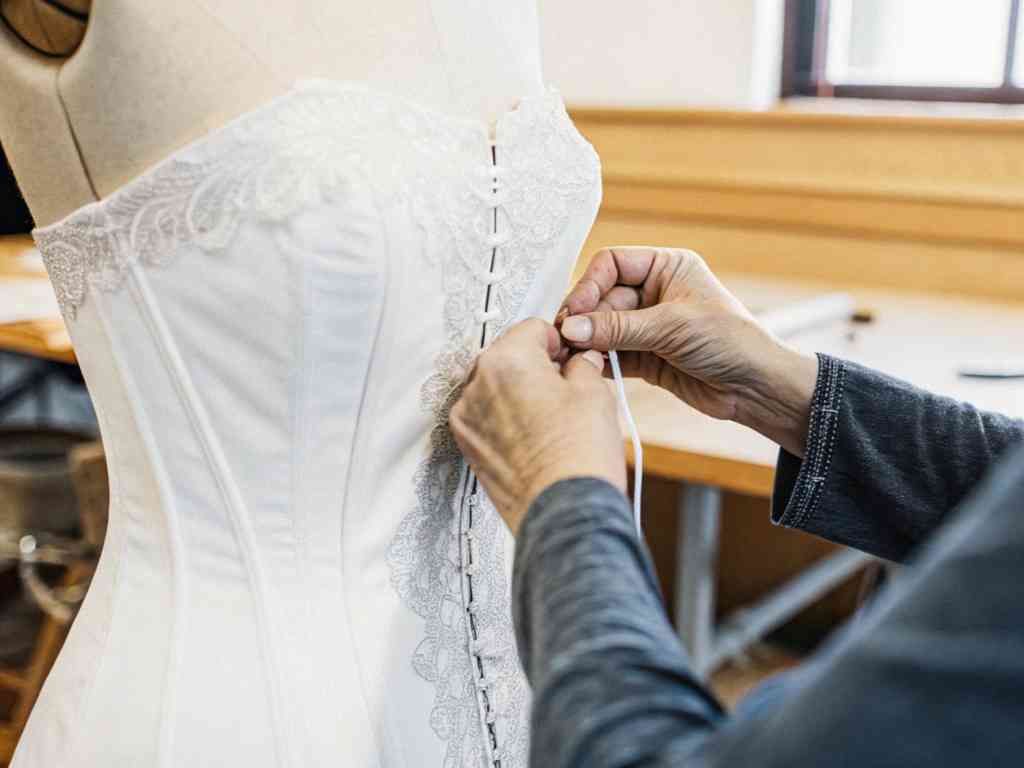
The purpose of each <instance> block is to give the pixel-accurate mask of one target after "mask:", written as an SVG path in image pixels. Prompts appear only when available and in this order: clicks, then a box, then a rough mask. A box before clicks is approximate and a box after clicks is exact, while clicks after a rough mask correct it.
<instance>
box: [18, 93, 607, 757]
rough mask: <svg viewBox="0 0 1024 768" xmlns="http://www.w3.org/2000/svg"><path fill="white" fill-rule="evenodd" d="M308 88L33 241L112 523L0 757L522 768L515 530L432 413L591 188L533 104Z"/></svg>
mask: <svg viewBox="0 0 1024 768" xmlns="http://www.w3.org/2000/svg"><path fill="white" fill-rule="evenodd" d="M495 131H496V132H495V140H494V141H493V142H491V141H490V139H489V132H488V129H487V126H485V125H484V124H483V123H480V122H477V121H474V120H469V119H463V118H459V117H454V116H452V115H446V114H442V113H439V112H436V111H432V110H429V109H425V108H422V107H419V106H417V105H415V104H412V103H410V102H408V101H407V100H403V99H399V98H396V97H393V96H389V95H387V94H384V93H381V92H378V91H373V90H369V89H367V88H365V87H362V86H359V85H353V84H347V83H339V82H330V81H303V82H301V83H299V84H297V85H296V86H295V88H293V89H292V90H291V91H289V92H288V93H286V94H285V95H283V96H281V97H279V98H277V99H275V100H274V101H272V102H270V103H268V104H266V105H264V106H263V107H260V108H259V109H256V110H254V111H252V112H249V113H247V114H246V115H243V116H242V117H240V118H238V119H236V120H234V121H233V122H231V123H230V124H228V125H227V126H225V127H224V128H222V129H220V130H218V131H216V132H214V133H212V134H210V135H209V136H207V137H205V138H203V139H201V140H200V141H198V142H196V143H194V144H191V145H189V146H187V147H185V148H184V149H182V150H180V151H178V152H176V153H175V154H174V155H173V156H172V157H170V158H169V159H168V160H166V161H164V162H162V163H160V164H159V165H157V166H156V167H154V168H153V169H151V170H149V171H147V172H146V173H145V174H143V175H142V176H141V177H139V178H138V179H136V180H134V181H132V182H130V183H129V184H127V185H126V186H125V187H123V188H122V189H120V190H119V191H118V192H116V193H115V194H113V195H112V196H110V197H109V198H107V199H105V200H102V201H100V202H97V203H94V204H91V205H88V206H86V207H85V208H82V209H81V210H79V211H77V212H75V213H73V214H72V215H70V216H69V217H67V218H66V219H64V220H63V221H61V222H58V223H57V224H54V225H52V226H49V227H45V228H42V229H38V230H36V232H35V233H34V234H35V237H36V241H37V243H38V245H39V247H40V249H41V250H42V253H43V256H44V259H45V261H46V265H47V268H48V270H49V273H50V276H51V278H52V280H53V283H54V286H55V288H56V290H57V294H58V297H59V299H60V303H61V307H62V310H63V312H64V315H65V319H66V320H67V323H68V326H69V330H70V332H71V335H72V338H73V340H74V344H75V350H76V352H77V354H78V356H79V360H80V363H81V366H82V369H83V372H84V373H85V377H86V380H87V381H88V384H89V390H90V392H91V394H92V397H93V399H94V401H95V404H96V410H97V414H98V416H99V420H100V426H101V429H102V432H103V439H104V444H105V445H106V448H107V452H108V462H109V467H110V474H111V497H112V500H111V510H110V527H109V531H108V535H107V541H106V544H105V548H104V552H103V557H102V560H101V563H100V566H99V569H98V571H97V574H96V577H95V579H94V582H93V586H92V589H91V590H90V592H89V595H88V597H87V599H86V603H85V605H84V607H83V608H82V611H81V612H80V614H79V616H78V619H77V620H76V622H75V624H74V626H73V627H72V630H71V633H70V636H69V638H68V642H67V644H66V646H65V648H64V651H63V653H62V654H61V656H60V658H59V659H58V661H57V664H56V666H55V667H54V670H53V672H52V673H51V675H50V677H49V679H48V680H47V683H46V686H45V688H44V690H43V693H42V695H41V697H40V699H39V702H38V704H37V705H36V708H35V710H34V712H33V714H32V717H31V719H30V722H29V725H28V727H27V729H26V732H25V735H24V737H23V738H22V741H21V744H20V745H19V747H18V751H17V754H16V757H15V761H14V763H13V765H14V767H15V768H65V767H67V768H78V767H79V766H88V767H89V768H115V767H117V768H120V767H121V766H147V767H148V766H161V767H164V768H167V767H170V766H174V767H175V768H177V767H178V766H181V767H182V768H184V767H186V766H187V767H188V768H204V767H206V766H210V767H211V768H212V767H213V766H216V767H217V768H222V767H223V766H245V767H246V768H270V767H273V768H278V767H283V766H287V767H288V768H300V767H301V768H313V767H314V766H357V767H359V766H400V767H402V768H406V767H408V768H421V767H427V768H429V767H430V766H446V767H449V766H450V767H452V768H454V767H458V766H473V767H474V768H477V767H478V766H500V767H501V768H513V767H514V766H525V764H526V747H527V740H528V732H527V727H528V725H527V723H528V715H529V712H528V709H529V703H528V692H527V686H526V682H525V680H524V678H523V676H522V673H521V671H520V668H519V662H518V658H517V656H516V651H515V645H514V637H513V631H512V626H511V620H510V608H509V569H510V565H511V554H512V548H513V541H512V539H511V537H510V536H509V535H508V533H507V531H506V529H505V527H504V525H503V524H502V523H501V520H500V518H499V517H498V515H497V514H496V513H495V511H494V509H493V507H492V506H491V504H490V501H489V500H488V499H487V498H486V496H485V495H484V494H483V493H482V491H480V490H479V489H478V488H477V485H476V481H475V479H474V478H473V476H472V473H470V472H469V471H468V470H467V468H466V466H465V464H464V462H463V461H462V458H461V456H460V455H459V453H458V451H457V449H456V447H455V445H454V443H453V441H452V439H451V437H450V435H449V433H448V430H447V412H448V409H449V407H450V405H451V403H452V402H453V400H454V398H455V396H456V393H457V391H458V389H459V386H460V384H461V382H462V381H463V379H464V376H465V374H466V373H467V371H468V368H469V366H470V365H471V363H472V361H473V359H474V357H475V355H476V354H477V353H478V352H479V350H480V349H481V348H482V347H483V346H486V345H487V344H489V343H490V342H491V341H492V340H493V339H494V338H495V337H496V336H497V335H499V334H500V333H501V332H502V331H503V330H504V329H505V328H507V327H508V326H509V325H510V324H512V323H514V322H516V321H518V320H521V319H523V318H526V317H529V316H531V315H537V316H540V317H545V318H547V319H551V318H552V316H553V314H554V312H555V310H556V309H557V306H558V304H559V302H560V300H561V297H562V295H563V293H564V291H565V289H566V287H567V282H568V278H569V273H570V270H571V268H572V265H573V263H574V261H575V259H576V257H577V255H578V253H579V249H580V248H581V246H582V244H583V242H584V239H585V237H586V235H587V233H588V231H589V229H590V226H591V224H592V222H593V218H594V215H595V213H596V210H597V207H598V204H599V199H600V168H599V163H598V159H597V156H596V154H595V153H594V151H593V149H592V148H591V147H590V145H589V144H588V143H587V142H586V141H585V140H584V139H583V138H582V137H581V136H580V135H579V134H578V133H577V131H576V130H575V128H574V127H573V125H572V123H571V121H570V119H569V117H568V116H567V114H566V112H565V108H564V106H563V104H562V101H561V99H560V97H559V96H558V94H557V93H556V92H554V91H550V92H548V93H546V94H543V95H539V96H534V97H528V98H526V99H524V100H523V101H522V103H521V104H520V106H519V107H518V108H516V109H515V110H513V111H511V112H508V113H506V114H505V115H504V116H503V117H502V118H501V119H500V120H499V121H498V124H497V126H496V129H495Z"/></svg>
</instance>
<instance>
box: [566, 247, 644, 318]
mask: <svg viewBox="0 0 1024 768" xmlns="http://www.w3.org/2000/svg"><path fill="white" fill-rule="evenodd" d="M657 253H658V249H657V248H651V247H648V246H619V247H615V248H604V249H602V250H600V251H598V252H597V253H596V254H595V255H594V257H593V258H592V259H591V260H590V264H589V265H588V266H587V269H586V270H585V271H584V273H583V276H582V277H581V278H580V279H579V282H577V283H576V286H575V287H574V288H573V289H572V291H570V292H569V295H568V296H567V297H566V298H565V301H564V302H562V305H563V307H565V308H566V309H567V310H568V314H570V315H578V314H580V313H582V312H593V311H594V310H596V309H597V305H598V302H600V301H601V299H602V298H604V297H605V295H606V294H607V293H608V292H609V291H611V290H612V288H614V287H615V286H616V285H620V284H621V285H632V286H640V285H643V283H644V281H645V280H646V279H647V275H648V274H649V273H650V271H651V265H652V264H653V263H654V258H655V256H656V255H657Z"/></svg>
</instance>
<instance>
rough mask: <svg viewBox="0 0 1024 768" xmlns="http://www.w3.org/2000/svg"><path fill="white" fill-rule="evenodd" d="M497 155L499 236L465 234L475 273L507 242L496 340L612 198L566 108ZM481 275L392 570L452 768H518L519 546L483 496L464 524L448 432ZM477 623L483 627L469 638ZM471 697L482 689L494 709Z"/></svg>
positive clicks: (522, 712)
mask: <svg viewBox="0 0 1024 768" xmlns="http://www.w3.org/2000/svg"><path fill="white" fill-rule="evenodd" d="M495 150H496V158H497V163H496V164H497V167H498V168H499V170H500V175H497V176H496V179H497V180H499V181H500V183H499V184H497V185H496V189H497V192H496V194H497V200H496V205H492V206H489V208H495V207H496V208H497V210H498V212H499V215H498V217H497V222H498V223H497V226H496V227H495V230H496V231H492V230H491V229H490V228H489V222H490V210H486V214H485V216H484V223H483V224H479V225H478V228H477V231H474V230H473V225H472V224H470V225H469V226H467V223H472V222H479V221H480V215H479V213H477V214H475V215H474V214H473V213H472V212H471V211H470V212H467V213H466V214H465V215H463V216H460V217H459V219H458V221H459V224H460V225H459V226H456V227H455V230H454V232H453V235H454V236H455V238H456V239H457V240H459V241H460V242H459V245H460V248H459V250H460V251H462V250H463V249H464V248H465V247H467V245H469V246H475V248H476V254H477V256H476V260H475V263H477V264H479V262H480V256H479V254H480V253H481V248H482V247H486V245H489V244H491V243H499V245H497V251H498V254H499V256H500V258H499V259H497V262H498V274H499V276H500V279H499V280H494V276H493V273H490V274H489V275H485V276H484V277H485V278H487V280H488V281H491V280H494V282H493V284H492V285H491V289H492V290H491V293H490V302H489V304H488V311H487V313H486V316H487V317H489V318H491V319H490V320H489V321H488V330H489V333H488V336H489V337H490V338H494V337H496V336H497V335H500V333H501V332H502V331H504V330H505V328H507V327H508V325H509V324H510V323H511V322H513V321H514V320H516V319H517V317H518V314H519V311H520V308H521V307H522V303H523V299H524V298H525V295H526V293H527V291H528V290H529V288H530V286H531V283H532V281H533V280H534V278H535V276H536V274H537V270H538V267H539V265H540V263H541V261H542V260H543V259H545V258H546V257H550V256H551V254H552V253H555V252H556V251H555V250H553V247H554V246H555V244H556V242H557V240H558V238H559V237H560V236H561V235H562V234H563V233H564V230H565V227H566V225H567V223H568V221H569V220H570V216H572V215H573V214H574V213H576V214H578V213H579V211H580V210H581V209H582V208H584V207H585V206H586V204H587V201H588V199H591V197H592V196H593V195H595V191H596V190H597V189H598V188H599V185H600V167H599V163H598V160H597V156H596V154H595V153H594V151H593V149H592V148H591V147H590V145H589V144H587V143H586V142H585V141H584V140H583V139H582V137H580V136H579V134H578V133H577V132H576V130H575V128H574V127H573V125H572V123H571V122H570V120H569V118H568V116H567V115H566V114H565V111H564V108H563V107H562V106H561V103H560V101H559V102H552V101H546V102H537V103H525V104H524V105H522V106H521V107H520V108H519V109H518V110H517V111H516V112H514V113H512V114H511V115H509V116H508V118H507V120H506V121H504V122H503V123H502V124H501V125H500V130H499V134H498V141H497V145H496V147H495ZM476 205H477V206H479V205H480V203H479V202H477V203H476ZM472 263H474V262H473V261H472V260H470V259H459V260H458V261H457V262H456V264H455V265H454V267H455V268H454V270H453V273H449V272H446V274H445V293H446V297H447V302H446V305H445V322H446V326H447V328H448V338H447V340H446V343H445V346H444V349H443V351H442V352H441V354H440V356H439V358H438V361H437V365H436V367H435V373H434V374H433V375H432V376H431V377H430V378H429V379H428V380H427V382H426V383H425V385H424V387H423V400H424V403H425V405H426V406H427V407H428V408H429V409H430V411H431V413H432V414H433V416H434V427H433V430H432V432H431V435H430V445H431V450H430V455H429V457H428V458H427V460H426V461H425V462H424V463H423V464H422V465H421V466H420V468H419V471H418V472H417V475H416V478H415V484H416V493H417V506H416V508H415V509H414V510H413V511H412V512H411V513H410V514H409V515H408V516H407V517H406V518H405V519H404V520H403V522H402V524H401V526H400V527H399V530H398V533H397V535H396V537H395V540H394V543H393V546H392V550H391V553H390V557H389V562H390V565H391V568H392V580H393V582H394V583H395V586H396V588H397V589H398V591H399V593H400V594H401V595H402V597H403V598H404V599H405V600H406V602H407V603H408V604H409V605H410V606H411V607H412V608H413V610H414V611H416V613H417V614H418V615H419V616H421V617H422V618H423V619H424V621H425V622H426V636H425V637H424V639H423V641H422V642H421V643H420V645H419V647H418V649H417V652H416V655H415V659H414V665H415V667H416V670H417V672H419V674H421V675H422V676H423V677H425V678H426V679H428V680H431V681H432V682H434V683H435V684H436V685H437V706H436V708H435V710H434V716H433V718H432V724H433V726H434V728H435V730H437V732H438V733H439V734H441V735H442V736H443V737H444V738H447V739H449V754H448V762H447V763H446V765H451V766H469V765H472V766H478V765H487V764H493V765H500V766H502V767H503V768H509V767H511V766H525V764H526V754H527V746H528V723H527V720H528V711H527V710H528V691H527V689H526V682H525V680H524V679H523V676H522V673H521V671H520V669H519V662H518V656H517V653H516V648H515V637H514V633H513V632H512V627H511V623H510V615H511V613H510V612H511V606H510V604H509V589H508V584H507V582H506V578H505V568H504V562H503V561H504V556H503V550H504V541H505V537H506V536H508V533H507V532H506V530H505V527H504V524H503V523H502V522H501V519H500V517H499V516H498V514H497V512H496V511H495V510H494V508H493V506H492V505H491V503H490V501H489V499H487V498H486V495H484V494H482V493H481V494H479V499H480V502H479V504H474V503H470V504H469V507H470V508H469V509H468V510H466V509H462V510H461V513H460V510H459V507H460V504H459V492H460V487H461V486H462V482H463V475H462V470H463V462H462V457H461V455H460V453H459V451H458V448H457V446H456V445H455V442H454V440H453V438H452V436H451V433H450V432H449V430H448V426H447V425H448V413H449V411H450V409H451V407H452V405H453V404H454V403H455V401H456V400H457V399H458V395H459V392H460V390H461V386H462V384H463V382H464V380H465V377H466V374H467V373H468V371H469V368H470V366H471V364H472V362H473V359H474V358H475V356H476V354H477V353H478V352H479V338H480V337H479V334H476V335H468V336H467V333H466V330H467V328H476V329H479V328H480V324H479V320H480V317H481V316H480V309H481V307H480V301H479V298H474V297H479V296H480V291H473V290H468V289H469V288H470V287H472V286H474V280H477V281H479V279H480V277H481V276H480V275H479V274H478V273H477V272H474V268H473V267H472V266H469V265H471V264H472ZM474 498H475V497H474ZM472 501H473V498H471V499H470V502H472ZM467 570H469V571H470V575H471V577H472V584H471V587H468V586H467V580H466V578H465V572H466V571H467ZM470 588H471V591H472V595H471V597H468V596H467V594H466V593H467V590H468V589H470ZM467 606H468V608H467ZM469 614H472V616H473V619H474V620H473V627H470V628H467V615H469ZM467 635H469V637H470V640H469V642H470V644H471V651H473V652H471V654H470V655H468V656H467V655H466V654H465V653H463V652H462V651H463V649H464V648H465V646H466V642H467V640H466V638H467ZM472 687H478V688H482V689H483V697H482V699H483V704H482V706H480V701H479V700H478V697H477V696H475V695H473V690H472ZM478 709H482V711H483V717H484V719H485V720H486V721H488V725H489V738H490V740H491V742H492V745H491V746H492V749H491V750H490V751H491V755H490V758H488V754H487V751H486V750H485V749H484V748H483V747H484V746H485V745H481V743H480V741H479V740H478V739H476V738H475V728H476V721H477V719H478V717H479V714H478ZM485 744H486V742H485ZM489 761H490V762H489Z"/></svg>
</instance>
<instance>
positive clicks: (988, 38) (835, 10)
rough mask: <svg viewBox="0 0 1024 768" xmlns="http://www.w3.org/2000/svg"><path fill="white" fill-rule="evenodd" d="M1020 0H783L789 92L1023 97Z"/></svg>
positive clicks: (972, 98)
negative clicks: (784, 3)
mask: <svg viewBox="0 0 1024 768" xmlns="http://www.w3.org/2000/svg"><path fill="white" fill-rule="evenodd" d="M1022 1H1024V0H969V1H968V0H787V3H786V6H787V10H786V51H785V57H784V65H783V88H782V90H783V95H785V96H794V95H802V96H836V97H854V98H879V99H914V100H923V101H983V102H984V101H987V102H998V103H1024V20H1022V19H1021V4H1022Z"/></svg>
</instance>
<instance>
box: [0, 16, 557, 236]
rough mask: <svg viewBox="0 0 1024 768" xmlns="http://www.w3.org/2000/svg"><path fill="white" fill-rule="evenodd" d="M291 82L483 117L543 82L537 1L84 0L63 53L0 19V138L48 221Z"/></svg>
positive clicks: (39, 218)
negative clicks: (76, 29)
mask: <svg viewBox="0 0 1024 768" xmlns="http://www.w3.org/2000/svg"><path fill="white" fill-rule="evenodd" d="M22 1H23V2H24V0H22ZM12 4H13V3H12ZM86 5H88V4H87V3H83V2H81V0H79V2H76V3H71V4H70V5H69V7H73V8H75V9H76V10H81V9H82V8H83V6H86ZM8 18H9V19H10V18H11V16H8ZM303 77H323V78H328V79H334V80H354V81H361V82H363V83H366V84H367V85H370V86H373V87H379V88H380V89H381V90H383V91H387V92H390V93H395V94H398V95H403V96H406V97H408V98H411V99H414V100H415V101H417V102H418V103H421V104H424V105H426V106H431V107H433V108H435V109H441V110H444V111H445V112H450V113H455V114H459V115H463V116H469V117H475V118H478V119H480V120H483V121H485V122H486V123H488V124H492V123H493V121H494V120H495V118H496V116H497V115H500V114H501V113H502V112H504V111H506V110H508V109H510V108H512V107H514V106H515V104H516V103H517V102H518V101H519V99H520V98H522V97H524V96H528V95H533V94H536V93H538V92H540V91H542V90H543V82H542V76H541V68H540V53H539V35H538V30H537V12H536V6H535V3H534V0H474V1H473V2H466V0H374V2H373V3H361V2H351V1H350V2H337V1H336V0H302V1H301V2H296V0H263V2H261V3H260V4H259V12H258V13H256V12H254V8H253V5H252V3H249V2H246V1H245V0H175V1H174V2H167V1H166V0H95V2H93V3H92V8H91V9H90V13H89V16H88V22H87V28H86V34H85V36H84V38H83V40H82V42H81V45H80V46H79V47H78V49H77V50H75V51H73V52H72V53H71V55H69V56H64V57H61V56H56V57H49V56H44V55H41V54H39V53H37V52H34V51H32V50H31V49H30V48H29V46H27V45H26V44H25V43H24V42H23V41H22V40H19V39H18V37H17V36H16V35H15V34H14V33H13V32H12V31H11V30H10V29H8V28H6V27H0V142H2V143H3V145H4V148H5V150H6V152H7V155H8V158H9V160H10V163H11V167H12V168H13V170H14V173H15V177H16V178H17V180H18V183H19V185H20V187H21V190H22V193H23V195H24V197H25V200H26V202H27V203H28V206H29V209H30V211H31V212H32V215H33V217H34V219H35V221H36V225H37V226H45V225H47V224H50V223H52V222H55V221H58V220H60V219H61V218H63V217H64V216H66V215H67V214H69V213H71V212H72V211H74V210H77V209H78V208H80V207H81V206H83V205H85V204H87V203H90V202H93V201H94V200H98V199H103V198H105V197H107V196H108V195H110V194H111V193H112V192H114V191H115V190H117V189H118V188H119V187H121V186H122V185H124V184H125V183H126V182H128V181H130V180H131V179H133V178H135V177H137V176H138V175H139V174H140V173H142V172H143V171H144V170H146V169H147V168H149V167H151V166H152V165H154V164H155V163H157V162H158V161H160V160H161V159H163V158H165V157H166V156H168V155H169V154H171V153H172V152H174V151H175V150H177V149H179V148H180V147H182V146H184V145H186V144H188V143H189V142H191V141H194V140H195V139H197V138H199V137H201V136H203V135H204V134H207V133H208V132H209V131H211V130H213V129H215V128H217V127H219V126H220V125H223V124H224V123H226V122H228V121H229V120H231V119H233V118H235V117H237V116H238V115H241V114H244V113H246V112H248V111H250V110H252V109H254V108H255V107H257V106H259V105H260V104H263V103H265V102H266V101H268V100H270V99H272V98H273V97H275V96H277V95H279V94H281V93H283V92H285V91H287V90H288V89H289V88H290V87H291V85H292V83H293V82H294V80H295V79H296V78H303Z"/></svg>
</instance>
